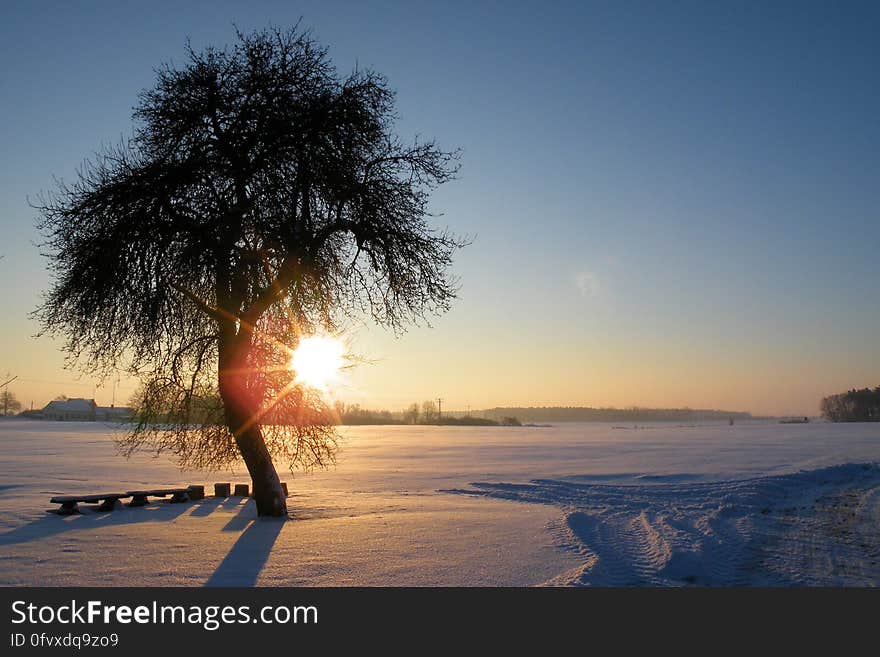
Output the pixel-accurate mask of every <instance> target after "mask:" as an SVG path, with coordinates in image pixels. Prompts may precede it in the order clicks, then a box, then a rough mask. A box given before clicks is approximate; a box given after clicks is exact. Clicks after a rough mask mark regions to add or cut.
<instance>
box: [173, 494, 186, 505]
mask: <svg viewBox="0 0 880 657" xmlns="http://www.w3.org/2000/svg"><path fill="white" fill-rule="evenodd" d="M177 502H189V494H188V493H174V495H172V496H171V504H176V503H177Z"/></svg>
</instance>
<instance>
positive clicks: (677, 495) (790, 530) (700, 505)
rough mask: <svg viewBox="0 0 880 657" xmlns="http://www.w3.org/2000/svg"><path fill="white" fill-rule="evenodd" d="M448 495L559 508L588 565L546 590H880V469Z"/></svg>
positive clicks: (483, 488)
mask: <svg viewBox="0 0 880 657" xmlns="http://www.w3.org/2000/svg"><path fill="white" fill-rule="evenodd" d="M579 479H581V480H583V479H584V477H582V478H579ZM444 492H448V493H454V494H464V495H477V496H487V497H494V498H500V499H507V500H514V501H518V502H524V503H531V504H549V505H554V506H559V507H561V508H562V509H563V511H564V518H563V522H562V523H561V525H560V527H558V528H557V530H556V532H555V534H556V536H557V542H558V543H559V545H560V546H561V547H565V548H567V549H570V550H573V551H575V552H576V553H577V554H579V555H581V556H582V558H583V560H584V561H583V565H582V567H580V568H576V569H574V570H573V571H569V572H567V573H562V574H560V575H559V576H558V577H556V578H554V579H553V580H551V581H550V582H548V584H556V585H558V584H564V585H574V586H585V585H599V586H645V585H648V586H682V585H709V586H748V585H765V586H767V585H769V586H787V585H807V586H825V585H837V586H841V585H842V586H847V585H850V586H877V585H880V537H878V534H880V532H878V528H880V467H878V466H877V465H876V464H846V465H840V466H832V467H829V468H822V469H818V470H812V471H805V472H798V473H794V474H788V475H771V476H766V477H757V478H752V479H745V480H732V481H721V482H713V483H678V482H668V481H663V480H661V481H660V483H651V484H635V485H623V484H621V485H608V484H591V483H572V482H571V481H565V480H553V479H537V480H533V481H531V482H529V483H527V484H518V483H487V482H479V483H474V484H472V485H471V488H467V489H455V490H448V491H444Z"/></svg>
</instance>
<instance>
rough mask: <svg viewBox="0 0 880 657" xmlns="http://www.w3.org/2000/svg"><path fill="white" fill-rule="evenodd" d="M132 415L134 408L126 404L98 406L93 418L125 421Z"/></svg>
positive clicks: (107, 420)
mask: <svg viewBox="0 0 880 657" xmlns="http://www.w3.org/2000/svg"><path fill="white" fill-rule="evenodd" d="M133 417H134V409H131V408H129V407H128V406H98V407H97V408H96V409H95V419H96V420H101V421H105V422H127V421H129V420H131V419H132V418H133Z"/></svg>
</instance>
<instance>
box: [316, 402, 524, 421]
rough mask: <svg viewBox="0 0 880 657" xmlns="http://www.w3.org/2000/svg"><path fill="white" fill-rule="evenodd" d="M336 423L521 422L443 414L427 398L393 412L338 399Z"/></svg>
mask: <svg viewBox="0 0 880 657" xmlns="http://www.w3.org/2000/svg"><path fill="white" fill-rule="evenodd" d="M332 423H334V424H342V425H362V424H432V425H438V424H442V425H444V426H445V425H449V426H465V427H497V426H520V425H521V422H520V421H519V420H518V419H517V418H516V417H512V416H501V417H499V418H497V419H495V418H487V417H474V416H473V415H470V414H469V413H468V414H464V415H461V414H458V413H456V414H452V413H442V412H440V410H439V409H438V408H437V405H436V403H435V402H434V401H425V402H422V404H411V405H410V406H409V407H407V408H406V409H405V410H404V411H402V412H397V413H394V412H392V411H388V410H381V411H375V410H370V409H367V408H361V407H360V405H359V404H344V403H342V402H337V403H336V405H335V406H334V416H333V419H332Z"/></svg>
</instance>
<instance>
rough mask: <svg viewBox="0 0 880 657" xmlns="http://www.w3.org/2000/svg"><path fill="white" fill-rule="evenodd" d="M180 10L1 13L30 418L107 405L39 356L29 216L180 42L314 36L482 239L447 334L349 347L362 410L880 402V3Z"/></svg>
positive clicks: (125, 122)
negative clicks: (66, 403) (443, 165)
mask: <svg viewBox="0 0 880 657" xmlns="http://www.w3.org/2000/svg"><path fill="white" fill-rule="evenodd" d="M185 4H186V7H185V8H183V9H181V8H180V7H178V6H177V3H162V2H150V3H134V2H131V3H125V2H106V3H103V2H92V3H86V2H83V3H60V2H59V3H47V2H32V3H31V2H19V3H16V2H12V3H8V4H6V5H4V20H3V23H2V25H0V55H2V61H3V62H4V66H3V74H2V85H3V94H2V96H0V115H2V119H3V121H2V123H0V126H2V127H0V152H2V153H3V157H2V158H0V231H2V233H0V234H2V235H3V240H2V245H0V253H3V254H4V255H5V257H4V259H3V260H0V275H2V279H3V281H4V283H3V293H2V294H3V303H4V307H5V308H6V311H5V312H4V315H3V317H2V320H0V322H2V323H0V335H2V336H3V338H4V339H3V341H2V346H0V374H2V373H5V371H7V370H8V371H10V372H11V373H12V374H19V376H21V377H22V381H21V382H20V383H19V384H18V388H13V391H16V393H17V394H18V396H19V398H20V399H22V400H24V401H25V402H26V403H27V402H29V401H30V399H32V398H33V399H36V400H37V404H38V405H39V404H40V403H42V402H44V401H45V400H47V399H49V398H51V397H52V396H54V395H55V394H59V393H61V392H66V394H68V395H71V396H72V395H74V394H83V395H86V393H87V392H88V393H91V391H92V390H91V386H92V383H91V381H90V380H89V379H88V378H87V377H86V378H85V379H83V380H80V381H79V382H78V383H74V380H73V375H72V374H69V373H65V372H63V371H62V370H61V364H62V360H63V359H62V357H61V355H60V354H59V353H58V352H57V344H56V343H53V342H51V341H49V340H45V339H42V340H33V339H31V338H30V337H29V336H30V335H31V334H32V333H34V331H35V328H36V327H35V326H34V325H33V324H32V323H31V322H30V321H29V320H28V319H27V316H26V315H27V312H28V311H29V310H31V309H32V308H33V307H34V306H35V305H36V303H37V302H38V295H39V293H40V290H41V289H43V288H44V287H45V286H46V283H47V276H46V274H45V272H44V269H43V262H42V260H41V259H40V257H39V256H38V254H37V250H36V248H35V247H34V246H33V243H34V242H35V241H36V240H37V239H38V236H37V234H36V232H35V229H34V219H35V216H34V213H33V211H32V210H30V209H29V208H28V206H27V204H26V196H27V195H31V196H34V195H35V194H37V193H39V191H40V190H41V189H47V188H50V187H51V185H52V176H53V175H55V176H59V177H64V178H70V177H71V176H72V175H73V173H74V171H75V168H76V166H77V165H78V164H79V163H80V162H81V161H82V159H83V158H84V157H87V156H89V154H90V153H92V152H93V151H94V150H96V149H97V148H98V147H99V146H100V145H101V144H102V143H108V142H114V141H117V140H118V139H119V137H120V136H122V135H126V134H128V133H129V132H130V127H131V120H130V114H131V107H132V106H133V105H134V103H135V100H136V95H137V93H138V91H140V90H141V89H143V88H145V87H148V86H150V85H151V83H152V80H153V72H152V71H153V67H155V66H157V65H158V64H160V63H161V62H164V61H168V60H177V61H182V60H183V49H184V44H185V39H186V38H187V36H189V37H190V38H191V39H192V43H193V45H194V46H196V47H197V48H198V47H200V46H202V45H205V44H208V43H213V44H223V43H228V42H230V41H232V40H233V38H234V34H233V27H232V24H233V23H235V24H236V25H238V26H239V27H240V28H242V29H244V30H249V29H252V28H258V27H264V26H266V25H268V24H278V25H282V26H284V25H289V24H292V23H294V22H295V21H296V20H297V19H298V18H299V17H300V16H302V18H303V24H304V25H307V26H311V27H312V28H313V30H314V34H315V36H316V37H317V38H318V39H319V40H320V41H321V42H323V43H324V44H325V45H327V46H328V47H329V48H330V52H331V56H332V57H333V58H334V60H335V61H336V63H337V65H338V67H339V68H340V69H341V70H343V71H346V70H348V69H350V68H352V67H353V66H354V65H355V64H356V63H357V64H358V65H359V66H367V67H372V68H375V69H376V70H378V71H380V72H382V73H384V74H385V75H387V76H388V78H389V80H390V83H391V85H392V86H393V87H394V88H396V89H397V91H398V109H399V114H400V121H399V124H398V130H399V132H400V133H401V135H403V136H410V135H413V134H415V133H419V134H422V135H424V136H427V137H436V138H437V140H438V141H439V142H440V144H441V145H444V146H446V147H448V148H454V147H461V148H462V149H463V161H462V165H463V166H462V171H461V176H460V179H459V180H458V181H455V182H453V183H450V184H449V185H447V186H445V187H444V188H442V189H441V190H440V191H438V192H437V194H436V195H435V196H434V201H433V207H434V209H435V210H436V211H438V212H442V213H443V215H444V216H443V217H442V218H440V219H439V221H440V222H441V223H443V224H447V225H449V226H450V227H451V228H453V229H454V230H456V231H458V232H460V233H464V234H468V235H471V236H474V237H475V240H474V243H473V245H472V246H470V247H468V248H467V249H465V250H464V251H462V252H461V254H460V257H459V258H458V261H457V263H456V268H455V271H456V273H457V274H458V275H459V276H460V278H461V281H462V290H461V299H460V300H459V302H458V303H457V304H456V305H455V307H454V308H453V310H452V311H451V312H450V313H449V314H447V315H446V316H444V317H442V318H439V319H438V320H436V321H435V322H433V325H434V328H433V329H428V328H424V327H423V328H418V329H414V330H413V331H410V332H409V333H407V334H406V335H405V336H403V337H401V338H395V337H394V336H391V335H387V334H384V333H382V332H380V331H377V330H375V329H368V328H366V327H356V330H355V331H354V332H353V340H354V342H355V346H356V348H357V349H358V350H359V351H361V352H362V353H364V354H365V355H367V356H368V357H370V358H373V359H374V360H375V361H376V362H375V364H374V365H370V366H364V367H362V368H360V369H359V370H358V371H356V372H355V373H354V374H353V375H352V380H351V381H350V389H349V390H348V391H347V392H346V393H345V396H346V397H347V398H350V399H351V400H353V401H360V402H361V403H364V404H367V405H370V406H382V407H387V408H399V407H402V406H403V405H404V404H406V403H408V402H410V401H420V400H422V399H427V398H430V397H436V396H438V395H442V396H444V397H445V398H446V399H447V400H448V401H447V403H448V404H450V405H451V407H457V408H464V407H465V406H468V405H470V406H472V407H481V406H488V405H500V404H508V403H509V404H527V403H534V404H553V403H563V404H585V405H617V406H626V405H630V404H637V405H642V406H661V405H662V406H667V405H669V406H679V405H690V406H694V407H697V406H700V407H706V406H710V407H724V408H734V409H743V410H752V411H754V412H760V413H814V412H816V410H817V404H818V399H819V397H820V396H821V395H823V394H827V393H830V392H836V391H838V390H840V389H844V388H848V387H852V386H864V385H869V384H870V385H877V384H878V383H880V343H878V341H877V339H876V337H877V334H878V329H880V304H878V303H877V284H876V271H877V265H876V261H877V256H876V252H877V247H878V245H880V221H878V216H877V215H878V211H877V208H878V205H880V203H878V201H880V158H878V155H877V153H878V145H880V91H878V85H877V70H878V64H880V46H878V39H877V38H876V35H877V34H878V33H880V9H878V7H877V5H876V4H874V3H853V2H844V3H807V2H794V3H769V2H736V3H734V2H730V3H723V4H721V5H720V6H713V4H714V3H704V2H693V3H690V2H666V3H647V2H643V3H628V2H600V3H589V2H578V3H562V2H559V3H537V2H536V3H455V2H443V3H420V2H381V3H379V2H363V3H333V2H320V3H310V2H296V3H293V2H247V3H244V2H240V3H233V2H227V3H222V2H212V3H197V2H188V3H185ZM121 388H125V385H122V386H121ZM96 394H97V395H98V396H99V398H100V397H101V396H102V395H109V392H107V391H106V389H105V390H104V391H103V392H102V391H101V390H98V391H97V392H96ZM86 396H91V394H87V395H86ZM99 401H100V399H99Z"/></svg>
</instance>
